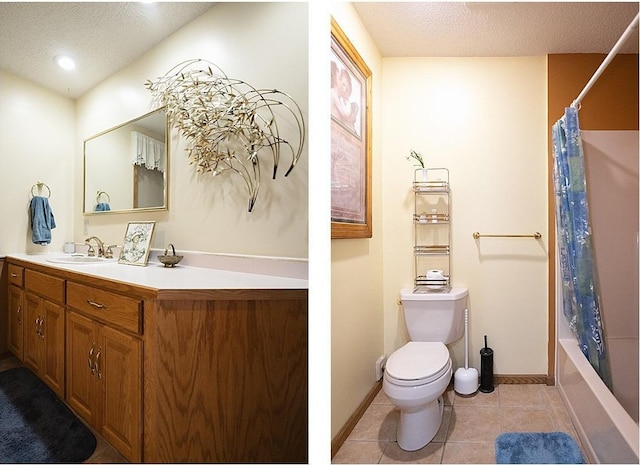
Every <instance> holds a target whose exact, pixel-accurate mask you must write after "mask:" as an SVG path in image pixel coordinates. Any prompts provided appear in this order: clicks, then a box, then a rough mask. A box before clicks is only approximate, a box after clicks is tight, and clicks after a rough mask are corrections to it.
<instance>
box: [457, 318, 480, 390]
mask: <svg viewBox="0 0 640 465" xmlns="http://www.w3.org/2000/svg"><path fill="white" fill-rule="evenodd" d="M453 389H454V390H455V391H456V392H457V393H458V394H463V395H469V394H473V393H474V392H476V391H477V390H478V370H476V369H475V368H469V309H468V308H466V309H465V310H464V368H458V369H457V370H456V372H455V374H454V376H453Z"/></svg>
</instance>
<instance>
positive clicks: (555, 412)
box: [332, 384, 584, 463]
mask: <svg viewBox="0 0 640 465" xmlns="http://www.w3.org/2000/svg"><path fill="white" fill-rule="evenodd" d="M399 417H400V412H399V411H398V410H397V409H396V408H395V407H394V405H393V404H391V402H390V401H389V399H388V398H387V397H386V396H385V394H384V392H383V391H380V393H379V394H378V395H377V396H376V398H375V399H374V401H373V402H372V404H371V405H370V406H369V408H368V409H367V411H366V412H365V414H364V415H363V417H362V418H361V419H360V421H359V422H358V424H357V425H356V427H355V428H354V430H353V431H352V432H351V434H350V435H349V437H348V438H347V440H346V441H345V443H344V444H343V445H342V447H341V448H340V449H339V450H338V452H337V453H336V455H335V457H334V458H333V461H332V463H495V449H494V443H495V439H496V437H497V436H498V435H499V434H500V433H504V432H517V431H523V432H524V431H537V432H548V431H563V432H565V433H568V434H569V435H571V436H572V437H573V438H575V439H576V441H577V442H578V443H579V440H578V438H577V435H576V432H575V428H574V427H573V424H572V423H571V419H570V417H569V413H568V412H567V409H566V407H565V406H564V403H563V402H562V399H561V398H560V395H559V393H558V391H557V389H556V388H555V387H553V386H545V385H542V384H500V385H497V386H496V389H495V390H494V392H492V393H489V394H484V393H481V392H478V393H476V394H475V395H473V396H460V395H458V394H456V393H455V392H454V391H453V390H452V389H451V388H449V389H448V390H447V392H446V393H445V408H444V416H443V420H442V425H441V427H440V430H439V431H438V433H437V435H436V437H435V438H434V439H433V440H432V441H431V442H430V443H429V444H427V446H425V447H424V448H422V449H420V450H418V451H415V452H406V451H404V450H402V449H400V447H398V443H397V442H396V426H397V423H398V419H399ZM583 455H584V452H583Z"/></svg>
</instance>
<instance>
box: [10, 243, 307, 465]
mask: <svg viewBox="0 0 640 465" xmlns="http://www.w3.org/2000/svg"><path fill="white" fill-rule="evenodd" d="M46 257H47V256H46V255H10V256H8V257H7V260H6V265H7V266H5V267H4V273H3V274H4V276H3V280H4V283H3V284H4V285H6V286H7V289H8V292H7V296H8V299H7V300H8V302H7V304H8V309H9V313H10V315H9V319H8V320H9V325H8V342H9V349H10V350H11V351H12V352H13V353H14V354H15V355H16V357H18V358H19V359H20V360H22V361H23V362H24V363H25V364H26V365H27V366H29V367H30V368H31V369H32V370H33V371H34V372H35V373H36V374H38V375H39V376H40V377H41V379H42V380H43V381H44V382H45V383H47V384H48V385H49V386H50V387H51V388H52V389H53V390H54V391H55V392H56V393H58V395H59V396H60V397H61V398H63V399H64V400H65V401H66V402H67V404H68V405H69V406H70V407H71V408H72V409H73V410H74V411H75V412H76V413H77V414H78V415H79V416H80V417H82V418H83V419H84V420H85V421H86V422H88V423H89V424H90V425H91V426H92V427H93V428H94V429H95V430H96V431H98V432H99V433H100V434H101V435H102V436H103V437H104V438H105V439H106V440H107V441H108V442H109V443H111V444H112V445H113V446H114V447H115V448H116V449H117V450H118V451H120V452H121V453H122V454H123V455H124V456H125V457H126V458H127V459H128V460H130V461H132V462H141V461H144V462H172V463H178V462H226V463H230V462H244V463H250V462H261V463H265V462H298V463H303V462H306V461H307V444H308V437H307V436H308V426H307V424H308V419H307V418H308V417H307V404H308V398H307V395H308V394H307V392H308V389H307V387H308V381H307V380H308V377H307V352H308V350H307V347H308V345H307V333H308V328H307V296H308V291H307V281H306V280H303V279H295V278H285V277H278V276H269V275H258V274H250V273H241V272H234V271H225V270H218V269H208V268H201V267H193V266H181V267H177V268H174V269H170V268H164V267H162V266H161V265H159V264H151V263H150V264H149V266H147V267H137V266H128V265H119V264H117V263H115V262H112V263H101V264H83V265H78V264H76V265H73V264H59V263H50V262H48V261H47V258H46Z"/></svg>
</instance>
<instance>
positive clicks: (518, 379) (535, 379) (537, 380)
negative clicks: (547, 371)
mask: <svg viewBox="0 0 640 465" xmlns="http://www.w3.org/2000/svg"><path fill="white" fill-rule="evenodd" d="M493 384H547V385H549V377H548V376H547V375H493Z"/></svg>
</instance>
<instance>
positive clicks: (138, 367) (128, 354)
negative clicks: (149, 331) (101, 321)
mask: <svg viewBox="0 0 640 465" xmlns="http://www.w3.org/2000/svg"><path fill="white" fill-rule="evenodd" d="M100 332H101V335H100V347H99V351H98V354H97V355H96V364H97V377H98V380H99V382H100V384H101V390H102V393H101V394H102V399H103V403H102V409H101V412H102V415H101V428H100V431H101V434H102V435H103V436H104V438H105V439H106V440H107V441H109V442H110V443H111V444H112V445H113V446H114V447H115V448H116V449H118V450H119V451H120V452H121V453H122V454H123V455H124V456H125V457H126V458H127V459H129V460H130V461H132V462H140V461H141V458H142V456H141V455H142V448H141V446H142V444H141V437H142V342H141V341H140V340H139V339H136V338H134V337H131V336H129V335H126V334H124V333H122V332H120V331H118V330H115V329H113V328H110V327H108V326H102V327H101V329H100Z"/></svg>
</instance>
